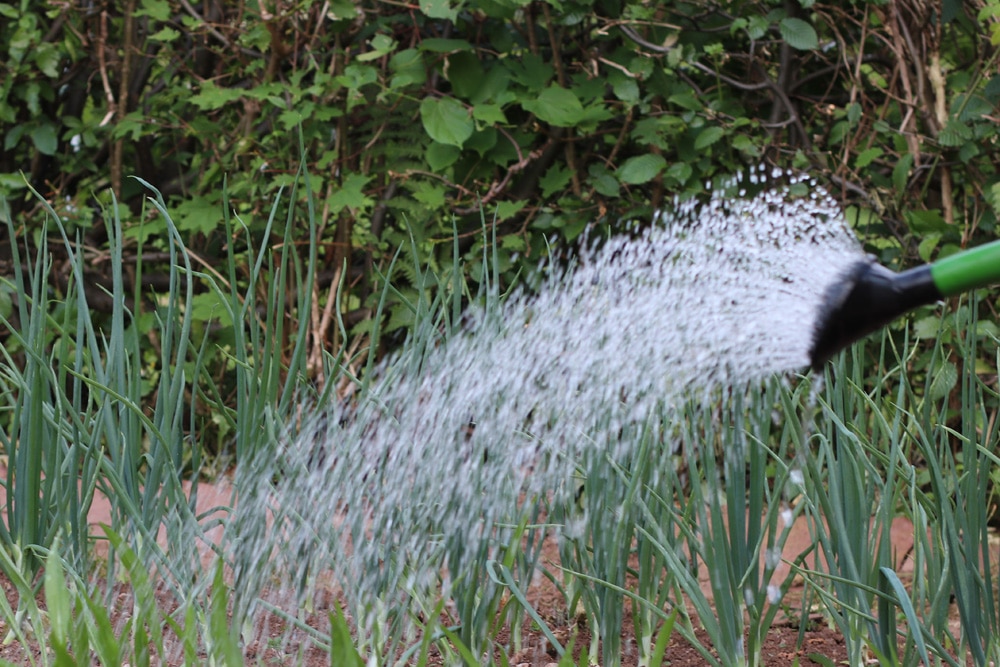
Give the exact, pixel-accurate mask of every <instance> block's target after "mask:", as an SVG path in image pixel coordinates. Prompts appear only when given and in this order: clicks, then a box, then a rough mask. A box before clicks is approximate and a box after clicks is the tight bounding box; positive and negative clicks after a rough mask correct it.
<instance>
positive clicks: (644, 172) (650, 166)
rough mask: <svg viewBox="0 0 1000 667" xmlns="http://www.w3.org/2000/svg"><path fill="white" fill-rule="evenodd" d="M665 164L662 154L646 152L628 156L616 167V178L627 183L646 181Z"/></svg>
mask: <svg viewBox="0 0 1000 667" xmlns="http://www.w3.org/2000/svg"><path fill="white" fill-rule="evenodd" d="M666 166H667V161H666V160H665V159H663V156H662V155H654V154H646V155H637V156H635V157H630V158H629V159H628V160H626V161H625V164H623V165H622V166H621V167H620V168H619V169H618V180H619V181H621V182H622V183H625V184H627V185H639V184H641V183H648V182H649V181H651V180H653V179H654V178H656V177H657V176H658V175H659V174H660V172H661V171H663V169H664V168H665V167H666Z"/></svg>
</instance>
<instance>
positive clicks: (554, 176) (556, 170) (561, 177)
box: [538, 162, 573, 199]
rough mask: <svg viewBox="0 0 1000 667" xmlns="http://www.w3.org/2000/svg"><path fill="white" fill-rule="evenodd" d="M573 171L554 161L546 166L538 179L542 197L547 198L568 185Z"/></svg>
mask: <svg viewBox="0 0 1000 667" xmlns="http://www.w3.org/2000/svg"><path fill="white" fill-rule="evenodd" d="M572 176H573V172H571V171H570V170H569V168H568V167H566V166H565V165H564V164H562V163H560V162H556V163H555V164H554V165H552V166H551V167H549V168H548V171H546V172H545V175H544V176H542V177H541V178H540V179H539V180H538V185H540V186H541V188H542V198H543V199H548V198H549V197H551V196H552V195H554V194H555V193H557V192H559V191H560V190H562V189H564V188H565V187H566V186H567V185H569V181H570V179H571V178H572Z"/></svg>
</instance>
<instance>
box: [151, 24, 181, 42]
mask: <svg viewBox="0 0 1000 667" xmlns="http://www.w3.org/2000/svg"><path fill="white" fill-rule="evenodd" d="M180 36H181V33H180V32H178V31H177V30H174V29H173V28H170V27H163V28H160V29H159V30H157V31H156V32H154V33H153V34H152V35H150V36H149V39H150V40H151V41H154V42H172V41H174V40H175V39H177V38H178V37H180Z"/></svg>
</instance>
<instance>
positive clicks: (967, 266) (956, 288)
mask: <svg viewBox="0 0 1000 667" xmlns="http://www.w3.org/2000/svg"><path fill="white" fill-rule="evenodd" d="M931 277H932V278H933V279H934V286H935V287H937V288H938V290H940V291H941V295H942V296H955V295H956V294H961V293H962V292H966V291H968V290H971V289H976V288H977V287H986V286H987V285H991V284H993V283H1000V240H998V241H993V242H991V243H987V244H985V245H981V246H978V247H976V248H972V249H971V250H966V251H964V252H960V253H956V254H954V255H952V256H950V257H945V258H944V259H940V260H938V261H936V262H934V263H933V264H931Z"/></svg>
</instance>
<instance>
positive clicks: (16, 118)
mask: <svg viewBox="0 0 1000 667" xmlns="http://www.w3.org/2000/svg"><path fill="white" fill-rule="evenodd" d="M0 15H2V16H3V21H2V22H0V49H2V51H3V52H4V54H5V56H6V60H5V62H4V63H3V65H0V67H2V68H3V70H2V71H3V75H2V77H0V86H2V88H3V91H2V94H0V133H2V135H3V141H4V151H3V153H2V155H0V193H2V194H4V195H6V197H7V209H6V211H4V215H10V216H12V217H13V219H14V221H15V224H16V225H17V230H18V233H19V234H25V235H26V236H28V237H30V236H31V233H30V232H32V231H36V230H37V227H38V225H40V221H41V220H42V219H43V216H41V215H38V206H39V203H38V200H37V199H36V198H35V197H34V196H33V195H32V194H31V193H30V192H29V190H28V189H27V188H26V183H27V184H30V185H31V186H33V187H34V188H35V189H36V190H37V191H38V192H39V193H41V195H42V196H43V197H44V198H46V199H47V200H49V201H51V202H52V203H53V204H54V206H56V208H57V210H58V211H59V213H60V215H61V216H63V219H64V220H65V222H66V223H67V224H68V225H69V227H70V229H71V230H80V231H82V233H83V234H84V240H85V242H86V243H88V244H89V245H90V246H92V247H93V249H94V254H93V256H94V257H96V258H97V259H96V260H95V264H94V267H93V273H94V282H95V284H98V283H102V282H103V283H104V284H106V283H107V280H106V278H105V279H104V280H103V281H102V278H101V276H102V274H106V273H107V272H108V269H107V262H103V263H102V262H100V260H101V259H102V258H106V256H107V254H106V252H105V251H104V250H103V249H104V248H105V245H104V244H105V243H106V240H105V238H106V231H105V228H104V225H103V224H102V223H101V222H100V221H101V217H102V209H106V208H107V207H108V206H110V205H111V200H110V197H109V193H110V192H114V193H115V194H116V195H117V198H118V201H120V202H122V203H123V204H124V205H127V206H128V207H129V208H130V209H131V212H130V213H126V214H125V215H124V216H123V217H124V219H125V220H126V225H129V226H130V227H129V229H128V232H127V233H128V235H129V238H131V239H132V241H133V244H138V243H139V242H145V243H144V245H142V246H141V247H142V249H143V254H144V258H145V260H146V263H147V267H148V268H147V269H146V273H145V278H144V280H145V281H146V282H147V284H149V285H151V286H153V287H154V288H155V287H157V286H158V285H159V284H160V283H162V275H163V274H162V273H161V274H158V273H157V272H156V271H155V270H153V267H155V266H156V262H157V261H158V260H161V259H162V258H163V257H164V256H165V255H164V253H163V252H162V249H163V247H164V243H165V238H166V233H167V230H166V229H165V226H164V223H163V222H162V220H160V219H158V218H156V216H150V215H145V216H144V215H143V214H142V213H141V211H142V207H143V204H142V202H143V198H144V197H145V195H146V194H147V193H146V191H145V190H144V189H143V188H142V187H141V186H140V184H139V183H138V182H137V181H136V180H134V179H130V178H129V176H132V175H135V176H139V177H141V178H142V179H144V180H146V181H147V182H149V183H151V184H153V185H155V186H156V187H157V188H159V189H160V190H161V191H162V192H163V193H164V196H165V197H166V198H167V201H168V204H169V205H170V206H171V210H172V211H173V214H174V219H175V221H176V223H177V225H178V228H179V231H180V232H181V234H182V235H183V236H184V237H185V239H186V241H187V244H188V245H189V246H190V247H192V248H196V249H197V250H198V255H199V257H200V260H201V261H202V262H203V264H204V266H207V267H211V266H213V265H216V264H217V263H218V261H219V259H220V258H222V257H223V256H224V255H225V252H226V251H227V249H230V246H231V248H232V249H235V251H236V252H237V253H240V252H244V249H245V248H246V247H247V244H248V243H253V244H260V243H263V244H264V245H267V244H269V243H271V242H278V241H280V239H281V236H282V235H283V233H284V230H283V229H282V228H281V225H282V220H283V219H284V216H279V220H278V224H277V225H276V226H275V227H274V228H273V229H272V230H271V233H272V234H274V235H275V236H274V237H273V239H262V238H261V236H262V234H263V230H264V228H265V225H266V222H267V219H268V212H269V210H270V206H271V201H273V198H274V196H275V194H276V192H277V190H278V189H279V188H281V187H283V186H287V185H289V184H290V183H292V182H293V181H294V180H295V178H296V172H297V169H298V168H299V166H300V163H301V162H302V156H305V158H306V164H305V167H306V168H307V170H308V173H309V174H310V176H311V179H310V185H311V190H312V193H314V195H315V197H316V206H317V209H318V210H319V211H320V229H319V238H320V241H321V247H322V255H321V261H322V263H323V266H322V267H321V269H320V271H319V275H318V285H319V288H320V290H321V291H320V292H319V294H321V295H326V296H321V301H323V302H324V303H325V301H326V300H330V299H338V298H339V300H338V301H337V302H336V303H335V304H333V305H334V306H335V308H333V311H334V312H339V313H342V314H344V315H345V322H346V325H347V329H346V331H347V332H348V333H350V331H351V330H352V329H351V328H352V327H353V331H354V332H355V333H358V332H363V331H365V330H369V329H368V324H369V323H370V320H371V317H372V314H373V311H374V307H375V299H376V298H377V295H378V294H379V289H378V282H377V280H378V277H379V273H378V270H379V269H382V270H384V269H385V268H386V267H387V265H388V263H389V259H390V258H391V256H392V254H393V253H394V252H395V251H396V250H397V249H398V248H399V247H401V246H405V245H408V244H410V240H411V238H412V240H413V242H414V247H415V248H416V250H417V252H418V254H419V256H420V259H421V260H422V261H424V262H426V263H427V264H428V265H430V266H432V267H438V268H441V269H446V268H447V266H448V265H450V264H451V262H452V261H453V260H452V255H453V253H452V244H451V242H450V241H451V239H452V237H453V236H454V235H455V234H458V235H459V237H460V238H461V240H462V244H461V250H462V252H463V253H464V254H465V255H466V258H467V259H469V260H471V261H470V262H469V263H468V266H469V271H470V275H471V276H475V275H478V267H477V262H476V257H477V256H478V254H479V252H478V251H479V247H480V244H481V239H482V238H483V234H482V227H483V218H485V221H486V224H487V225H493V224H495V225H496V228H497V233H498V238H499V262H500V269H501V278H502V279H503V280H504V281H506V282H507V283H510V282H511V281H512V280H513V279H514V277H515V276H516V275H517V273H518V271H520V270H521V269H522V268H523V267H525V266H528V267H531V266H534V265H536V263H537V262H538V261H539V259H540V258H541V257H543V256H544V255H545V254H546V253H547V251H548V250H547V249H548V248H549V247H550V246H549V243H551V242H553V241H555V242H559V241H572V240H573V239H574V238H575V237H577V235H578V234H579V233H580V232H581V230H583V229H584V228H585V227H586V226H588V225H597V226H599V228H600V229H602V230H613V229H614V228H615V226H616V225H617V224H618V223H619V221H621V220H622V219H627V218H638V219H649V218H650V216H651V212H652V211H653V210H654V209H655V208H657V207H660V206H663V205H665V204H667V205H669V202H670V201H671V199H672V198H673V197H674V196H676V195H681V196H686V195H692V194H698V193H700V192H702V191H704V190H705V188H706V183H707V182H709V181H710V179H712V178H713V177H715V176H717V175H720V174H729V173H732V172H734V171H736V170H739V169H741V168H743V167H745V166H747V165H753V164H757V163H760V162H767V163H773V164H777V165H781V166H786V167H794V168H797V169H802V170H807V171H808V172H810V173H811V174H814V175H815V176H816V177H817V179H818V180H819V181H820V182H821V183H824V184H827V185H828V187H830V188H831V189H832V190H834V192H836V193H837V194H838V196H840V197H841V198H842V199H843V201H844V203H845V205H849V206H851V207H852V208H851V209H850V210H851V211H852V213H855V214H856V218H855V219H856V220H857V221H858V225H859V229H860V231H861V233H862V234H863V235H864V236H865V238H866V239H867V240H868V241H869V242H870V243H871V245H872V248H873V249H874V250H877V251H878V252H879V253H880V254H881V259H882V260H883V261H888V262H893V261H896V260H897V258H899V259H901V260H902V261H912V260H915V259H917V258H918V256H919V258H922V259H925V260H926V259H928V258H931V257H933V256H937V254H939V253H943V252H951V251H953V250H954V249H955V248H957V247H962V246H965V245H967V244H970V243H975V242H977V241H978V240H979V239H978V238H977V237H981V236H991V235H993V233H994V226H995V209H996V206H997V205H998V204H1000V186H997V181H998V177H997V174H996V166H995V165H996V163H997V159H996V153H997V145H996V144H997V123H996V103H997V101H998V99H1000V76H998V75H997V53H998V51H997V48H996V44H997V42H998V41H1000V3H998V2H996V1H995V0H975V1H974V2H966V3H960V2H957V1H956V0H948V1H946V2H943V3H940V5H938V3H926V2H921V1H920V0H888V1H881V2H862V1H858V2H853V3H847V4H845V3H837V2H809V1H806V2H793V1H789V2H778V1H776V0H764V1H757V2H747V1H742V0H727V1H724V2H689V3H651V2H645V1H640V0H552V1H533V2H527V1H524V0H467V1H465V2H452V1H449V0H421V1H420V2H419V3H418V4H410V3H399V2H388V1H384V0H358V1H357V2H350V1H348V0H336V1H328V2H313V1H309V0H302V1H299V2H285V1H281V2H275V3H270V2H269V3H257V2H250V3H243V2H240V3H226V2H221V1H220V0H206V1H204V2H200V3H189V2H187V0H127V1H126V2H121V3H108V2H105V3H96V4H95V3H56V2H47V3H34V2H28V0H21V2H20V3H19V4H11V3H0ZM22 174H23V176H22ZM224 196H228V201H229V206H230V207H231V208H232V210H234V211H235V212H236V214H237V215H238V216H239V217H240V219H241V220H242V222H243V223H245V225H246V226H245V230H246V231H245V233H244V232H243V231H240V232H239V233H238V234H236V237H235V238H231V239H227V238H226V237H225V232H224V229H225V228H224V226H223V224H222V222H223V197H224ZM306 196H307V192H306V190H305V189H300V190H299V191H298V194H297V203H296V205H297V206H300V207H302V206H304V205H305V204H304V201H305V199H306ZM300 212H301V209H300ZM306 217H307V216H305V215H292V216H289V217H288V220H290V221H291V224H292V225H295V226H296V227H295V229H293V230H291V231H292V233H291V237H292V238H293V239H304V238H305V235H306V230H305V224H304V223H303V222H300V221H302V220H305V219H306ZM303 245H304V244H303ZM134 247H138V246H137V245H134ZM4 256H8V257H9V252H6V251H5V250H4V249H3V248H0V260H2V259H3V257H4ZM136 258H137V253H136V252H132V253H129V252H126V263H128V264H130V265H131V264H132V263H133V262H134V261H135V259H136ZM345 267H346V272H344V271H343V270H342V269H344V268H345ZM5 273H8V275H9V272H7V271H5ZM245 277H246V276H245V275H244V276H240V277H239V278H240V279H245ZM158 278H159V279H160V281H159V283H158V282H157V280H158ZM398 278H399V279H400V280H401V281H403V282H404V283H405V276H400V277H398ZM97 291H98V290H95V292H97ZM337 295H339V297H338V296H337ZM99 297H100V294H99V293H95V294H93V295H92V299H91V302H92V303H100V298H99ZM203 298H204V300H205V301H204V302H199V306H201V307H202V309H201V310H200V311H199V312H203V313H204V317H205V318H206V319H207V318H209V317H211V313H212V312H213V308H212V303H210V302H211V300H212V297H211V296H210V295H208V296H204V297H203ZM384 312H385V316H384V318H383V321H382V322H380V323H379V326H380V327H381V328H383V329H387V330H393V329H397V328H399V327H401V326H404V325H406V324H407V323H408V322H409V321H410V320H411V318H412V313H411V312H410V311H409V310H408V309H406V308H403V307H400V306H399V305H398V303H390V304H388V308H387V309H386V310H385V311H384ZM289 317H291V318H297V317H298V316H297V315H295V314H294V313H289ZM306 320H309V321H308V322H307V321H306ZM300 325H301V326H310V327H313V328H315V329H318V330H319V334H320V337H321V338H324V339H326V342H327V345H328V347H329V349H341V348H342V347H343V346H344V345H346V344H347V343H348V341H346V340H343V339H342V338H343V336H341V335H340V334H339V333H338V327H334V326H326V327H323V326H322V322H321V321H320V319H318V316H317V315H315V314H313V316H306V315H305V314H303V315H302V317H301V319H300V320H299V324H294V323H293V326H300ZM348 337H350V335H349V336H348Z"/></svg>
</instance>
